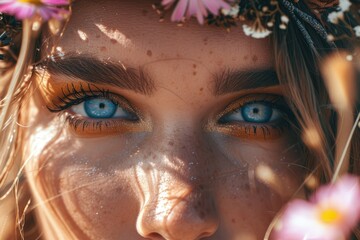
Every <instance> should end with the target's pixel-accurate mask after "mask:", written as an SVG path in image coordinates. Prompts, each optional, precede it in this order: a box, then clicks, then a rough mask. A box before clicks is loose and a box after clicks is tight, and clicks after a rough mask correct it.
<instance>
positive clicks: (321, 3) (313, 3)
mask: <svg viewBox="0 0 360 240" xmlns="http://www.w3.org/2000/svg"><path fill="white" fill-rule="evenodd" d="M305 2H306V4H307V5H308V6H309V7H310V8H311V9H316V10H318V11H320V12H321V11H323V10H326V9H327V8H331V7H335V6H338V5H339V0H306V1H305Z"/></svg>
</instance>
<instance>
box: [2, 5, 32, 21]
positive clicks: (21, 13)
mask: <svg viewBox="0 0 360 240" xmlns="http://www.w3.org/2000/svg"><path fill="white" fill-rule="evenodd" d="M35 9H36V7H35V6H34V5H33V4H27V3H18V2H13V3H7V4H2V5H0V11H1V12H4V13H7V14H9V15H14V16H15V17H16V18H17V19H25V18H30V17H32V16H33V15H34V13H35Z"/></svg>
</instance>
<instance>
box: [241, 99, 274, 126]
mask: <svg viewBox="0 0 360 240" xmlns="http://www.w3.org/2000/svg"><path fill="white" fill-rule="evenodd" d="M272 113H273V109H272V107H270V106H267V104H264V103H250V104H247V105H245V106H244V107H242V108H241V115H242V117H243V119H244V120H245V121H246V122H254V123H265V122H269V120H270V118H271V116H272Z"/></svg>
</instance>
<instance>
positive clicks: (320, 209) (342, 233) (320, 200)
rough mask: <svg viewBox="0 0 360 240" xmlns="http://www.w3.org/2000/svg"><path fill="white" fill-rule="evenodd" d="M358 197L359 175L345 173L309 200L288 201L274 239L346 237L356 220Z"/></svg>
mask: <svg viewBox="0 0 360 240" xmlns="http://www.w3.org/2000/svg"><path fill="white" fill-rule="evenodd" d="M359 199H360V184H359V178H358V177H355V176H351V175H345V176H343V177H342V178H341V179H339V181H338V182H336V183H335V184H331V185H327V186H323V187H321V188H320V189H319V190H318V191H317V192H316V193H315V194H314V195H313V196H312V197H311V198H310V201H309V202H307V201H305V200H294V201H292V202H290V203H289V204H288V206H287V208H286V209H285V211H284V213H283V215H282V217H281V219H280V220H279V222H278V223H277V226H275V239H292V240H298V239H299V240H300V239H301V240H302V239H326V240H338V239H347V237H348V236H349V235H350V233H351V230H352V228H354V227H355V226H356V225H357V224H358V222H359V220H360V202H359Z"/></svg>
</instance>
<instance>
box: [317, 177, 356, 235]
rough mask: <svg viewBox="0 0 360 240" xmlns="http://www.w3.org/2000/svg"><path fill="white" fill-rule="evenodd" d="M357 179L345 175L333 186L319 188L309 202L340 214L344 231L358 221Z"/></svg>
mask: <svg viewBox="0 0 360 240" xmlns="http://www.w3.org/2000/svg"><path fill="white" fill-rule="evenodd" d="M359 199H360V184H359V179H358V178H357V177H354V176H350V175H346V176H343V177H342V178H341V179H339V181H338V182H336V183H335V184H333V185H328V186H324V187H321V188H320V189H319V190H318V191H317V192H316V193H315V194H314V196H313V197H312V198H311V201H312V202H314V203H316V204H317V205H319V206H320V207H322V208H333V209H336V210H337V211H339V212H341V213H342V215H343V216H345V219H344V220H343V227H344V229H351V228H353V227H354V226H355V225H356V224H357V223H358V222H359V220H360V201H359Z"/></svg>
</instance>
